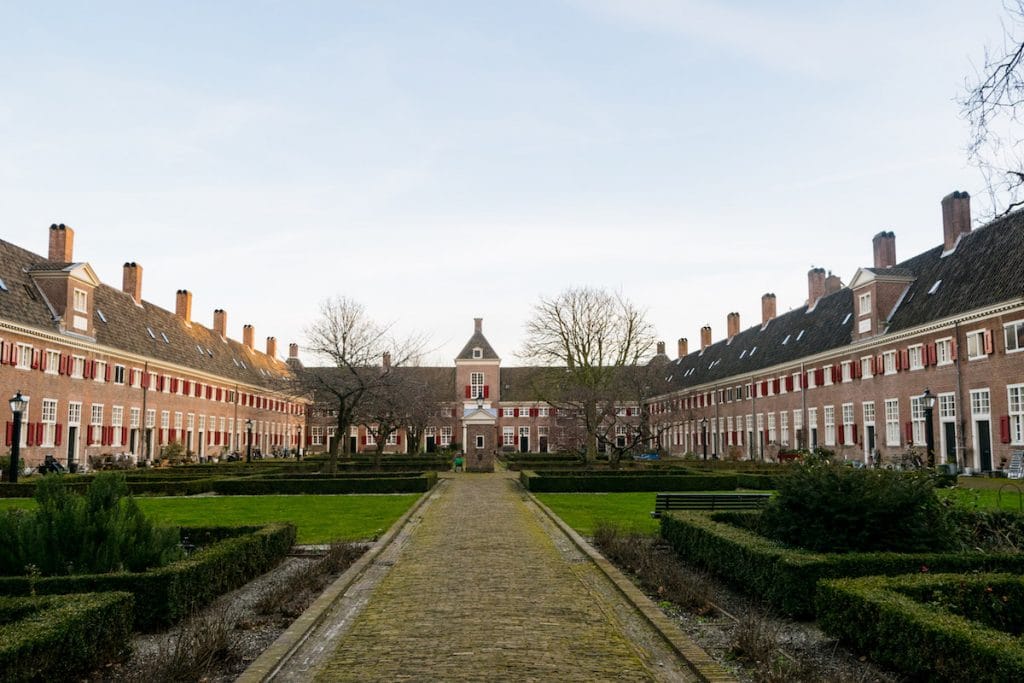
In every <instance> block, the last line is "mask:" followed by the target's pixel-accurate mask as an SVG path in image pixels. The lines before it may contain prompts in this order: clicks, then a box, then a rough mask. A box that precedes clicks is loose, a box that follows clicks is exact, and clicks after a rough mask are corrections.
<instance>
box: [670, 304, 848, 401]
mask: <svg viewBox="0 0 1024 683" xmlns="http://www.w3.org/2000/svg"><path fill="white" fill-rule="evenodd" d="M852 314H853V294H852V292H851V291H850V290H849V289H848V288H843V289H841V290H839V291H838V292H834V293H832V294H829V295H827V296H824V297H822V298H821V299H819V300H818V303H817V305H816V306H815V307H814V308H813V309H810V310H808V307H807V306H802V307H800V308H798V309H795V310H793V311H789V312H788V313H784V314H783V315H780V316H778V317H777V318H774V319H773V320H771V321H769V323H768V325H767V326H766V327H762V326H761V325H757V326H755V327H750V328H748V329H746V330H743V331H741V332H740V333H739V334H737V335H736V336H735V337H733V339H732V341H729V340H727V339H723V340H721V341H719V342H716V343H714V344H712V345H711V346H709V347H708V348H706V349H704V351H703V353H702V352H700V351H695V352H693V353H691V354H688V355H687V356H684V357H683V358H677V359H676V360H674V361H671V362H670V363H668V364H667V365H666V366H665V379H666V382H668V384H669V386H670V387H671V390H680V389H684V388H686V387H689V386H693V385H698V384H706V383H713V382H715V381H717V380H724V379H726V378H730V377H736V376H743V375H746V374H753V373H755V372H758V371H760V370H762V369H764V368H767V367H771V366H773V365H778V364H780V363H787V362H791V361H796V360H799V359H800V358H803V357H805V356H810V355H813V354H816V353H821V352H823V351H829V350H831V349H835V348H838V347H840V346H844V345H846V344H849V343H850V331H851V325H852V324H853V323H852V319H853V315H852Z"/></svg>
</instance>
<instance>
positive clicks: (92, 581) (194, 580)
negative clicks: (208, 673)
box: [0, 524, 295, 630]
mask: <svg viewBox="0 0 1024 683" xmlns="http://www.w3.org/2000/svg"><path fill="white" fill-rule="evenodd" d="M181 533H182V537H189V538H195V539H203V538H206V539H217V538H220V540H217V541H216V542H215V543H213V544H212V545H209V546H207V547H204V548H202V549H201V550H198V551H196V552H195V553H193V554H192V555H190V556H189V557H187V558H185V559H183V560H179V561H178V562H174V563H172V564H169V565H166V566H164V567H160V568H157V569H152V570H150V571H147V572H138V573H131V572H117V573H111V574H88V575H79V576H51V577H44V578H32V577H25V576H16V577H12V576H8V577H0V595H28V594H30V593H31V592H32V590H33V588H34V590H35V592H36V593H38V594H45V595H52V594H58V593H88V592H106V591H126V592H129V593H132V594H133V595H134V596H135V627H136V628H138V629H140V630H155V629H158V628H160V627H163V626H166V625H167V624H171V623H174V622H175V621H177V620H178V619H180V618H181V617H183V616H185V615H187V614H188V613H190V612H191V611H192V610H194V609H195V608H197V607H200V606H202V605H205V604H207V603H209V602H210V601H211V600H213V599H214V598H216V597H217V596H219V595H221V594H223V593H225V592H227V591H229V590H232V589H234V588H236V587H238V586H240V585H242V584H244V583H246V582H247V581H249V580H251V579H252V578H254V577H256V576H259V575H260V574H262V573H264V572H266V571H267V570H268V569H270V568H271V567H273V566H274V565H276V564H277V563H278V562H279V561H280V560H281V559H283V558H284V557H285V555H286V554H287V553H288V551H289V550H290V549H291V547H292V545H294V543H295V527H294V526H293V525H291V524H271V525H268V526H265V527H259V528H254V527H235V528H233V529H232V528H226V529H222V530H212V531H211V530H210V529H202V530H199V529H187V528H183V529H182V530H181ZM233 534H234V535H233Z"/></svg>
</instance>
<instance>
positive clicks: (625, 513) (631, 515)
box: [536, 492, 658, 536]
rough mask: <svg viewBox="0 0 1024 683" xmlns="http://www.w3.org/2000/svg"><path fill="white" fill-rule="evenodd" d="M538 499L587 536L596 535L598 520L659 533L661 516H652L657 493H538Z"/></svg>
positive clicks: (649, 532) (647, 532)
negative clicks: (595, 529)
mask: <svg viewBox="0 0 1024 683" xmlns="http://www.w3.org/2000/svg"><path fill="white" fill-rule="evenodd" d="M536 495H537V499H538V500H539V501H540V502H542V503H544V504H545V505H547V506H548V507H549V508H551V510H552V512H554V513H555V514H556V515H558V516H559V517H561V518H562V520H564V521H565V523H566V524H568V525H569V526H571V527H572V528H573V529H575V530H576V531H577V532H579V533H580V534H582V535H584V536H592V535H593V534H594V527H596V526H597V524H598V522H602V521H608V522H612V523H613V524H616V525H617V526H620V527H623V528H626V529H630V530H634V529H635V530H636V531H639V532H640V533H643V534H648V535H651V536H654V535H657V533H658V520H656V519H651V510H653V509H654V495H655V494H653V493H649V492H644V493H538V494H536Z"/></svg>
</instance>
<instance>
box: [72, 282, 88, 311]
mask: <svg viewBox="0 0 1024 683" xmlns="http://www.w3.org/2000/svg"><path fill="white" fill-rule="evenodd" d="M71 306H72V310H74V311H75V312H76V313H88V312H89V293H88V292H86V291H85V290H84V289H79V288H78V287H75V288H74V290H73V292H72V294H71Z"/></svg>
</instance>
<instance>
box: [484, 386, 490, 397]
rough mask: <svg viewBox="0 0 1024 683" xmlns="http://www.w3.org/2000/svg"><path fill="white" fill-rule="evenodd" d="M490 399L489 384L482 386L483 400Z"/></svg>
mask: <svg viewBox="0 0 1024 683" xmlns="http://www.w3.org/2000/svg"><path fill="white" fill-rule="evenodd" d="M490 397H491V385H490V384H485V385H484V398H490Z"/></svg>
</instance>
